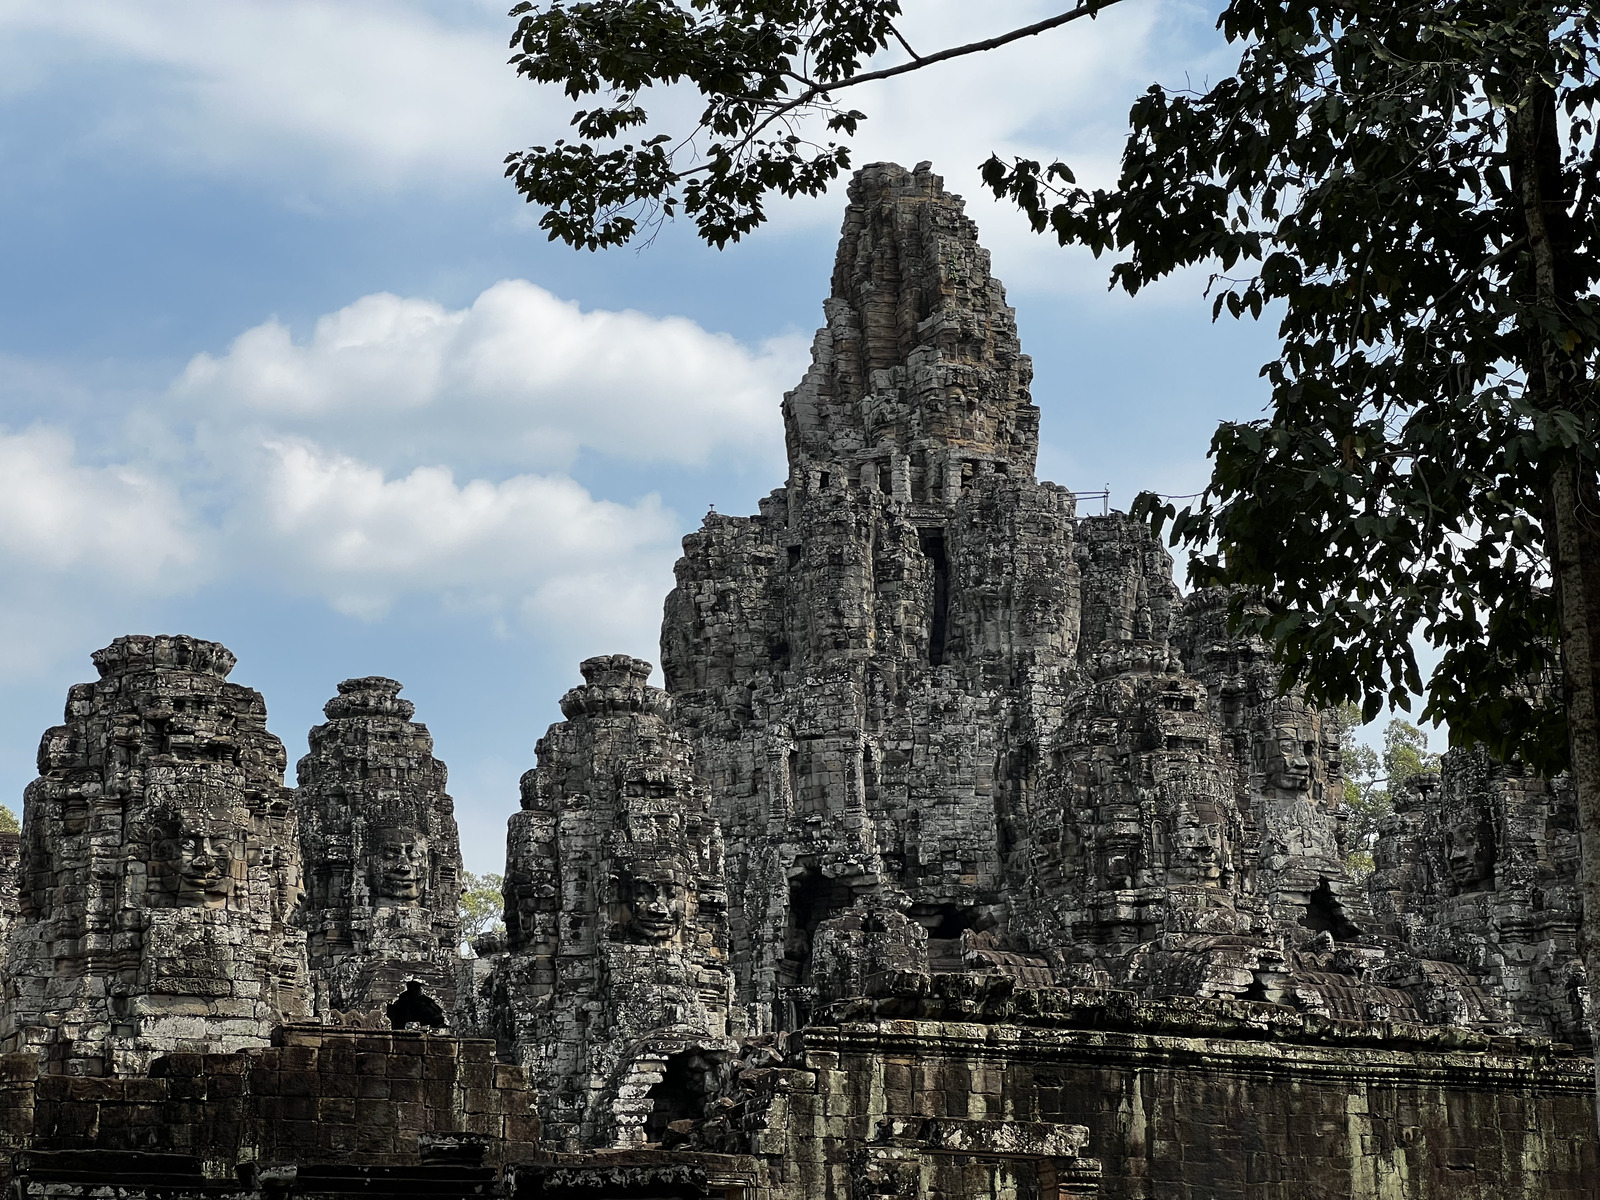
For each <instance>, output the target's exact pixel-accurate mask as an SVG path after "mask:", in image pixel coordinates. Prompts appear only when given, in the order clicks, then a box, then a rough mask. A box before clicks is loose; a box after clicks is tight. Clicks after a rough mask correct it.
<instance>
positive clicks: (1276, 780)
mask: <svg viewBox="0 0 1600 1200" xmlns="http://www.w3.org/2000/svg"><path fill="white" fill-rule="evenodd" d="M1315 753H1316V742H1315V740H1313V738H1312V736H1311V731H1310V730H1309V729H1305V728H1301V727H1299V726H1298V725H1297V724H1288V723H1284V724H1280V725H1279V726H1278V727H1277V728H1276V729H1275V730H1274V731H1273V741H1272V744H1271V745H1270V746H1269V747H1268V748H1267V783H1268V784H1269V785H1270V786H1272V787H1275V788H1277V789H1278V790H1280V791H1284V792H1304V791H1306V790H1307V789H1309V788H1310V787H1311V760H1312V756H1313V755H1314V754H1315Z"/></svg>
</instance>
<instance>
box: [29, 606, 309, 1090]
mask: <svg viewBox="0 0 1600 1200" xmlns="http://www.w3.org/2000/svg"><path fill="white" fill-rule="evenodd" d="M94 663H95V666H96V667H97V668H98V669H99V672H100V678H99V680H98V681H96V682H95V683H83V684H78V685H77V686H75V687H73V688H72V689H71V690H70V691H69V692H68V695H67V709H66V720H65V723H64V724H62V725H59V726H57V727H56V728H54V729H51V730H49V731H48V732H47V733H46V734H45V735H44V738H43V740H42V742H41V743H40V746H39V778H38V779H36V780H35V781H34V782H33V783H31V784H30V785H29V786H28V789H27V793H26V795H25V798H24V802H23V820H22V845H21V871H20V875H21V879H20V884H21V886H20V891H19V895H18V909H19V913H18V917H17V919H16V922H15V924H14V926H13V928H12V931H11V936H10V946H9V961H8V972H7V978H6V997H5V1014H4V1026H3V1034H4V1044H5V1045H6V1047H7V1048H8V1049H13V1050H31V1051H35V1052H37V1053H39V1055H40V1057H41V1060H42V1061H43V1063H44V1064H45V1069H46V1070H49V1071H52V1072H55V1073H61V1074H89V1075H98V1074H119V1075H120V1074H129V1073H138V1072H141V1071H142V1070H144V1069H145V1068H146V1067H147V1066H148V1063H149V1062H150V1060H151V1059H152V1058H154V1057H155V1056H157V1055H160V1054H166V1053H172V1052H175V1051H192V1052H201V1051H224V1052H225V1051H230V1050H237V1049H244V1048H249V1047H252V1046H264V1045H266V1044H267V1039H268V1036H269V1033H270V1031H271V1029H272V1028H273V1027H274V1026H275V1025H277V1024H278V1023H279V1022H280V1021H282V1020H294V1019H298V1018H303V1017H304V1015H305V1013H306V1010H307V994H306V963H305V944H304V937H303V935H302V934H300V933H299V932H298V931H297V930H296V929H294V928H292V927H291V922H290V918H291V914H292V913H293V911H294V908H295V906H296V904H297V903H298V901H299V898H300V858H299V847H298V840H297V834H296V824H295V812H294V806H293V803H292V797H291V795H290V792H289V790H288V789H287V788H285V787H284V785H283V769H284V762H285V759H284V751H283V744H282V743H281V742H279V741H278V739H277V738H275V737H274V736H273V735H272V734H271V733H269V732H268V731H267V725H266V718H267V712H266V706H265V704H264V703H263V702H262V699H261V695H260V693H258V692H255V691H252V690H251V689H250V688H247V687H241V686H240V685H239V684H236V683H230V682H229V681H228V673H229V672H230V671H231V670H232V669H233V665H234V656H233V655H232V654H231V653H229V651H228V650H227V648H226V647H224V646H221V645H218V644H217V643H216V642H207V641H202V640H200V639H199V638H192V637H185V636H170V637H168V636H162V637H142V636H141V637H120V638H118V639H116V641H114V642H112V643H111V645H109V646H107V647H106V648H105V649H103V650H99V651H96V652H95V654H94Z"/></svg>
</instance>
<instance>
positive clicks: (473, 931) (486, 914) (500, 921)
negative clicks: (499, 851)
mask: <svg viewBox="0 0 1600 1200" xmlns="http://www.w3.org/2000/svg"><path fill="white" fill-rule="evenodd" d="M504 882H505V881H504V879H503V878H502V877H501V876H499V875H496V874H495V873H494V872H492V871H488V872H485V873H484V874H482V875H474V874H473V873H472V872H471V871H463V872H462V873H461V937H462V940H463V941H470V940H471V939H473V938H475V937H479V936H481V935H482V934H485V933H504V932H505V928H506V924H505V920H504V917H505V902H504V900H503V899H502V898H501V894H500V889H501V886H502V884H503V883H504Z"/></svg>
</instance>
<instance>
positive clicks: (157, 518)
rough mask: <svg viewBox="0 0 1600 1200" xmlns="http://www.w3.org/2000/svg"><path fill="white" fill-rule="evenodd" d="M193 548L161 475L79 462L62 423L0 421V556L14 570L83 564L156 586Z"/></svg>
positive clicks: (184, 564)
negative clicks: (4, 425) (16, 428)
mask: <svg viewBox="0 0 1600 1200" xmlns="http://www.w3.org/2000/svg"><path fill="white" fill-rule="evenodd" d="M198 553H199V540H198V536H197V531H196V528H195V526H194V523H193V522H192V520H191V518H190V516H189V514H188V513H187V512H185V511H184V508H183V505H182V503H181V501H180V499H179V497H178V495H177V492H176V491H175V490H174V489H173V488H172V487H171V486H170V485H169V484H168V483H167V482H165V481H163V480H161V479H158V478H156V477H154V476H153V475H151V474H150V473H147V472H145V471H141V470H139V469H137V468H135V467H131V466H126V465H114V466H90V465H85V464H83V463H81V462H79V461H78V460H77V455H76V449H75V447H74V445H73V440H72V438H71V436H70V435H68V434H67V433H65V432H63V431H62V430H59V429H51V428H48V427H44V426H36V427H34V428H31V429H27V430H24V431H22V432H21V433H15V434H8V433H6V432H4V431H3V430H0V559H5V560H10V562H11V564H12V565H13V567H14V568H15V569H16V570H19V571H47V572H64V573H76V572H81V571H85V570H89V571H93V572H96V573H104V574H109V575H114V576H115V577H116V578H117V579H118V580H119V582H120V583H121V584H122V585H123V586H127V587H134V588H139V589H141V590H153V591H160V590H167V589H169V588H170V587H172V586H174V585H175V584H177V583H178V582H179V580H180V578H181V577H182V576H183V575H184V574H185V573H186V571H187V569H188V568H189V567H191V566H192V565H193V564H194V562H195V560H196V557H197V556H198Z"/></svg>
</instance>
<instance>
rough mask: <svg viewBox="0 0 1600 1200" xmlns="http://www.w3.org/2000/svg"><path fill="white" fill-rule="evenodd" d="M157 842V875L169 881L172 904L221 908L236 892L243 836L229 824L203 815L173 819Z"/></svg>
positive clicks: (169, 819) (181, 816)
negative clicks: (236, 872)
mask: <svg viewBox="0 0 1600 1200" xmlns="http://www.w3.org/2000/svg"><path fill="white" fill-rule="evenodd" d="M165 826H166V829H165V834H164V836H162V837H161V838H160V839H159V840H158V841H157V843H156V845H155V847H154V849H155V860H156V861H155V863H154V864H153V866H154V868H155V872H156V874H157V875H158V877H159V876H164V877H165V878H166V880H167V883H166V888H167V893H168V895H169V896H171V898H172V899H171V902H172V903H176V904H177V905H178V906H179V907H182V908H221V907H223V906H224V905H226V904H227V902H228V896H229V894H230V893H231V892H232V890H233V875H234V870H233V867H234V861H235V859H236V858H237V856H238V849H239V845H240V839H241V835H240V832H239V831H238V830H237V829H234V828H233V827H232V826H231V825H230V824H229V823H228V822H226V821H222V820H215V819H210V818H207V817H206V816H204V815H203V814H184V815H180V816H175V817H169V818H168V819H167V821H166V822H165Z"/></svg>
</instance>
